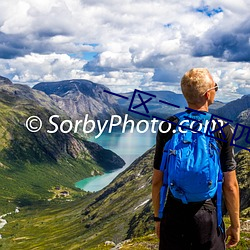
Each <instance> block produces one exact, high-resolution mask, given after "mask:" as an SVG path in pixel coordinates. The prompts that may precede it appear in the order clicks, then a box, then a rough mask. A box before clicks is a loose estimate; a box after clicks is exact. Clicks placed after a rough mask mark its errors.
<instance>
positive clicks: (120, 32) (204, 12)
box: [0, 0, 250, 102]
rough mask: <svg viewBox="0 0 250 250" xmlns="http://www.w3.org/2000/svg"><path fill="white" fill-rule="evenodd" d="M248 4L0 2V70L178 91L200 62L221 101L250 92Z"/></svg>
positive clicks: (21, 78) (30, 80)
mask: <svg viewBox="0 0 250 250" xmlns="http://www.w3.org/2000/svg"><path fill="white" fill-rule="evenodd" d="M249 9H250V1H249V0H237V1H234V0H224V1H220V0H210V1H199V0H191V1H177V0H165V1H163V0H134V1H133V0H123V1H120V0H102V1H96V0H43V1H41V0H8V1H1V2H0V75H2V76H5V77H8V78H9V79H10V80H12V81H13V82H14V83H21V84H28V85H29V86H33V85H35V84H36V83H38V82H42V81H59V80H65V79H87V80H90V81H93V82H95V83H100V84H104V85H106V86H107V87H109V88H110V90H111V91H113V92H116V93H124V92H128V91H133V90H134V89H140V90H143V91H149V90H170V91H175V92H176V93H181V90H180V80H181V77H182V76H183V74H184V73H185V72H186V71H188V70H189V69H191V68H194V67H199V68H200V67H205V68H208V70H209V71H210V72H211V74H212V76H213V78H214V80H215V81H216V82H217V83H218V85H219V89H220V90H219V91H218V94H217V99H218V100H220V101H225V102H227V101H230V100H233V99H236V98H240V97H241V96H242V95H244V94H250V64H249V63H250V11H249Z"/></svg>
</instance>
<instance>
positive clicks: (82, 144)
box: [0, 83, 125, 212]
mask: <svg viewBox="0 0 250 250" xmlns="http://www.w3.org/2000/svg"><path fill="white" fill-rule="evenodd" d="M54 114H57V115H59V118H58V119H57V120H55V121H54V122H55V124H57V125H58V126H59V125H61V123H62V121H63V120H64V119H68V116H67V115H66V114H65V113H64V112H63V111H61V110H59V109H58V107H57V106H56V105H55V103H54V101H53V100H52V99H51V98H50V97H49V96H47V95H46V94H45V93H43V92H40V91H37V90H32V89H31V88H30V87H28V86H25V85H18V84H8V83H7V84H1V85H0V117H1V120H0V183H1V190H2V191H1V193H2V195H1V197H0V212H1V211H3V210H4V211H5V210H7V209H8V207H10V206H11V207H13V206H16V205H22V204H24V203H25V204H27V203H28V204H32V203H33V202H37V201H38V200H41V199H42V200H43V199H47V198H50V197H51V196H52V194H51V193H50V191H49V190H51V189H52V188H53V187H55V186H64V187H69V188H73V189H74V183H75V182H77V181H79V180H81V179H83V178H86V177H90V176H91V175H96V174H101V173H103V172H106V171H110V170H113V169H117V168H121V167H122V166H123V165H124V164H125V162H124V161H123V160H122V159H121V158H120V157H119V156H118V155H116V154H114V153H113V152H111V151H110V150H106V149H104V148H102V147H101V146H99V145H97V144H95V143H92V142H88V141H86V140H85V139H84V137H81V136H80V135H78V134H76V135H74V134H72V133H63V132H61V131H60V130H58V131H57V132H56V133H53V134H52V133H48V132H47V130H53V129H54V125H53V126H52V124H51V123H50V122H49V117H51V116H52V115H54ZM30 116H39V117H40V119H41V121H42V122H43V126H42V128H41V130H40V131H39V132H37V133H32V132H30V131H28V129H27V128H26V125H25V124H26V120H27V119H28V117H30ZM32 125H33V126H36V125H37V124H36V123H33V124H32Z"/></svg>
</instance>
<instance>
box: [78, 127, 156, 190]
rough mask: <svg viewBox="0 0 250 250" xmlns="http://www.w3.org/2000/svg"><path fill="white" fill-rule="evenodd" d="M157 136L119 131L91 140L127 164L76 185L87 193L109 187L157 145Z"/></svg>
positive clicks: (149, 133) (150, 133) (147, 133)
mask: <svg viewBox="0 0 250 250" xmlns="http://www.w3.org/2000/svg"><path fill="white" fill-rule="evenodd" d="M155 137H156V134H154V133H152V132H151V131H150V130H148V131H147V132H146V133H143V134H141V133H138V132H137V131H134V132H133V133H130V132H129V131H127V132H125V133H123V134H122V133H121V132H119V131H117V132H112V133H111V134H109V133H105V134H103V135H102V136H100V137H99V138H97V139H95V138H90V141H93V142H95V143H98V144H99V145H101V146H102V147H104V148H106V149H110V150H112V151H113V152H115V153H116V154H118V155H119V156H120V157H121V158H122V159H123V160H124V161H125V162H126V164H125V166H124V167H123V168H121V169H118V170H115V171H113V172H111V173H105V174H103V175H100V176H94V177H90V178H86V179H83V180H81V181H78V182H77V183H76V184H75V185H76V187H78V188H81V189H83V190H85V191H90V192H95V191H99V190H101V189H102V188H104V187H105V186H107V185H108V184H109V183H110V182H111V181H112V180H113V179H114V178H115V177H116V176H117V175H118V174H119V173H121V172H122V171H124V170H125V169H126V168H127V167H128V166H129V165H130V164H131V163H132V162H133V161H134V160H135V159H136V158H138V157H139V156H141V155H142V154H143V153H144V152H145V151H147V150H148V149H150V148H151V147H152V146H153V145H154V144H155Z"/></svg>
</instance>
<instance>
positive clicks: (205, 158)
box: [159, 111, 223, 227]
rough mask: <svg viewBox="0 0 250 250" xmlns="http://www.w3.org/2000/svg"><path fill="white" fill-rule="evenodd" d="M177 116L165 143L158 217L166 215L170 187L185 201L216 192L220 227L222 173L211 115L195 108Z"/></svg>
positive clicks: (207, 196) (172, 191) (208, 195)
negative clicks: (171, 132)
mask: <svg viewBox="0 0 250 250" xmlns="http://www.w3.org/2000/svg"><path fill="white" fill-rule="evenodd" d="M175 116H176V117H177V118H178V119H179V122H178V124H177V126H176V130H175V131H173V133H174V132H175V133H174V134H173V136H172V138H171V139H170V140H169V141H167V143H166V144H165V146H164V152H163V157H162V161H161V166H160V170H161V171H162V172H163V185H162V187H161V191H160V209H159V217H160V218H162V217H163V210H164V206H165V199H166V194H167V191H168V189H169V190H170V191H171V193H172V194H173V196H174V197H175V198H177V199H180V200H181V201H182V202H183V203H184V204H187V203H189V202H200V201H204V200H207V199H210V198H213V197H214V196H215V194H216V192H217V220H218V226H219V227H220V226H221V222H222V213H221V198H222V179H223V175H222V171H221V166H220V155H219V148H218V145H217V142H216V139H215V138H213V134H212V132H211V131H210V124H211V123H210V122H209V121H210V119H211V114H209V113H206V112H200V111H193V112H191V113H187V112H182V113H179V114H176V115H175ZM205 130H208V131H205ZM195 131H198V132H195Z"/></svg>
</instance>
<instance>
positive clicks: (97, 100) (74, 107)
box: [33, 79, 123, 121]
mask: <svg viewBox="0 0 250 250" xmlns="http://www.w3.org/2000/svg"><path fill="white" fill-rule="evenodd" d="M33 89H36V90H40V91H43V92H44V93H46V94H47V95H50V97H51V98H52V99H53V101H54V102H55V103H56V104H57V106H58V107H59V108H60V109H62V110H64V111H65V112H66V113H67V115H68V116H69V117H71V118H73V119H82V118H84V116H85V115H86V114H88V115H89V119H94V120H101V121H104V120H106V119H109V118H110V116H111V115H114V114H117V115H122V114H123V112H122V111H121V108H120V106H119V105H118V104H117V102H116V100H115V98H114V97H113V96H112V95H110V94H107V93H105V92H104V90H109V89H108V88H107V87H105V86H104V85H101V84H96V83H93V82H91V81H87V80H80V79H74V80H65V81H60V82H42V83H38V84H37V85H35V86H34V87H33Z"/></svg>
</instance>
